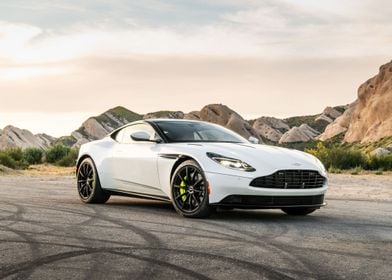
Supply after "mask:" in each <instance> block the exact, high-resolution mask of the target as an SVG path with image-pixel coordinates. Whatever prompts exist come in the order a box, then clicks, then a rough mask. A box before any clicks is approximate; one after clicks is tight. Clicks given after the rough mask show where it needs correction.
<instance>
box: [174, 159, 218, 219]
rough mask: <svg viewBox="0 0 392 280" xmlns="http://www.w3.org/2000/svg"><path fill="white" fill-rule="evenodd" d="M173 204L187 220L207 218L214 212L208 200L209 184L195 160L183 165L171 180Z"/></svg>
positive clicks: (185, 162)
mask: <svg viewBox="0 0 392 280" xmlns="http://www.w3.org/2000/svg"><path fill="white" fill-rule="evenodd" d="M171 192H172V203H173V206H174V208H175V209H176V211H177V213H179V214H180V215H182V216H183V217H187V218H206V217H208V216H210V214H211V213H212V212H213V210H214V209H213V207H212V206H210V204H209V199H208V195H209V193H208V182H207V180H206V177H205V175H204V172H203V170H202V169H201V168H200V166H199V165H198V164H197V162H196V161H194V160H187V161H184V162H183V163H181V164H180V165H179V166H178V167H177V169H176V170H175V171H174V173H173V177H172V180H171Z"/></svg>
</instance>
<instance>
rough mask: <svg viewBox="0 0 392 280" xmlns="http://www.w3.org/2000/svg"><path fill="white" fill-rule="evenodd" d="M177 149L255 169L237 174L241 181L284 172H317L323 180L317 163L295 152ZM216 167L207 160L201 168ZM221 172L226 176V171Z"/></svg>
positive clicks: (207, 146)
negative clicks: (228, 158) (246, 178)
mask: <svg viewBox="0 0 392 280" xmlns="http://www.w3.org/2000/svg"><path fill="white" fill-rule="evenodd" d="M177 145H178V146H186V147H187V149H189V148H191V147H192V149H195V150H199V152H203V153H207V152H211V153H216V154H220V155H222V156H226V157H230V158H235V159H240V160H242V161H244V162H246V163H248V164H250V165H251V166H252V167H254V168H255V169H256V172H243V171H239V172H241V174H242V175H243V176H245V177H254V176H255V175H257V176H264V175H266V174H272V173H274V172H276V171H277V170H285V169H307V170H317V171H319V172H320V174H321V175H323V176H326V173H325V169H324V167H323V165H322V164H321V162H320V161H319V160H318V159H316V158H315V157H314V156H312V155H310V154H307V153H304V152H301V151H298V150H291V149H286V148H280V147H275V146H268V145H254V144H247V143H244V144H235V143H189V144H185V143H181V144H177ZM184 148H185V147H184ZM205 157H207V156H205ZM211 163H212V164H211ZM216 165H219V164H218V163H215V162H213V161H212V160H210V159H208V161H207V164H206V165H205V166H204V167H205V169H206V171H207V172H214V171H215V170H216V168H217V166H216ZM222 168H224V169H223V170H227V172H230V171H229V170H230V169H228V168H225V167H222ZM236 173H237V172H236ZM236 175H239V174H236Z"/></svg>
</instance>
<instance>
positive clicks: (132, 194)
mask: <svg viewBox="0 0 392 280" xmlns="http://www.w3.org/2000/svg"><path fill="white" fill-rule="evenodd" d="M104 190H105V191H106V192H108V193H110V194H112V195H119V196H127V197H136V198H148V199H153V200H159V201H167V202H170V201H171V200H170V198H169V197H167V196H160V195H151V194H144V193H138V192H131V191H123V190H117V189H104Z"/></svg>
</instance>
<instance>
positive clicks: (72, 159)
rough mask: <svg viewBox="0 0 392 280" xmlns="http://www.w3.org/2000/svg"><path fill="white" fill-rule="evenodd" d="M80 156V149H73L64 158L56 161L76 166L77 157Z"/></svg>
mask: <svg viewBox="0 0 392 280" xmlns="http://www.w3.org/2000/svg"><path fill="white" fill-rule="evenodd" d="M77 158H78V150H76V149H71V150H70V151H69V153H68V154H67V155H66V156H64V157H63V158H62V159H60V160H59V161H57V162H56V164H57V165H60V166H74V165H75V164H76V159H77Z"/></svg>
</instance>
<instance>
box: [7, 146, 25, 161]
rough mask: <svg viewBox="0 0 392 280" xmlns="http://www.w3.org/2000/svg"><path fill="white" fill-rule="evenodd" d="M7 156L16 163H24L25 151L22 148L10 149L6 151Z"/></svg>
mask: <svg viewBox="0 0 392 280" xmlns="http://www.w3.org/2000/svg"><path fill="white" fill-rule="evenodd" d="M4 152H5V153H6V154H8V155H9V156H10V157H11V158H13V159H14V160H15V161H22V160H23V157H24V155H23V150H22V149H21V148H9V149H7V150H5V151H4Z"/></svg>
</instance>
